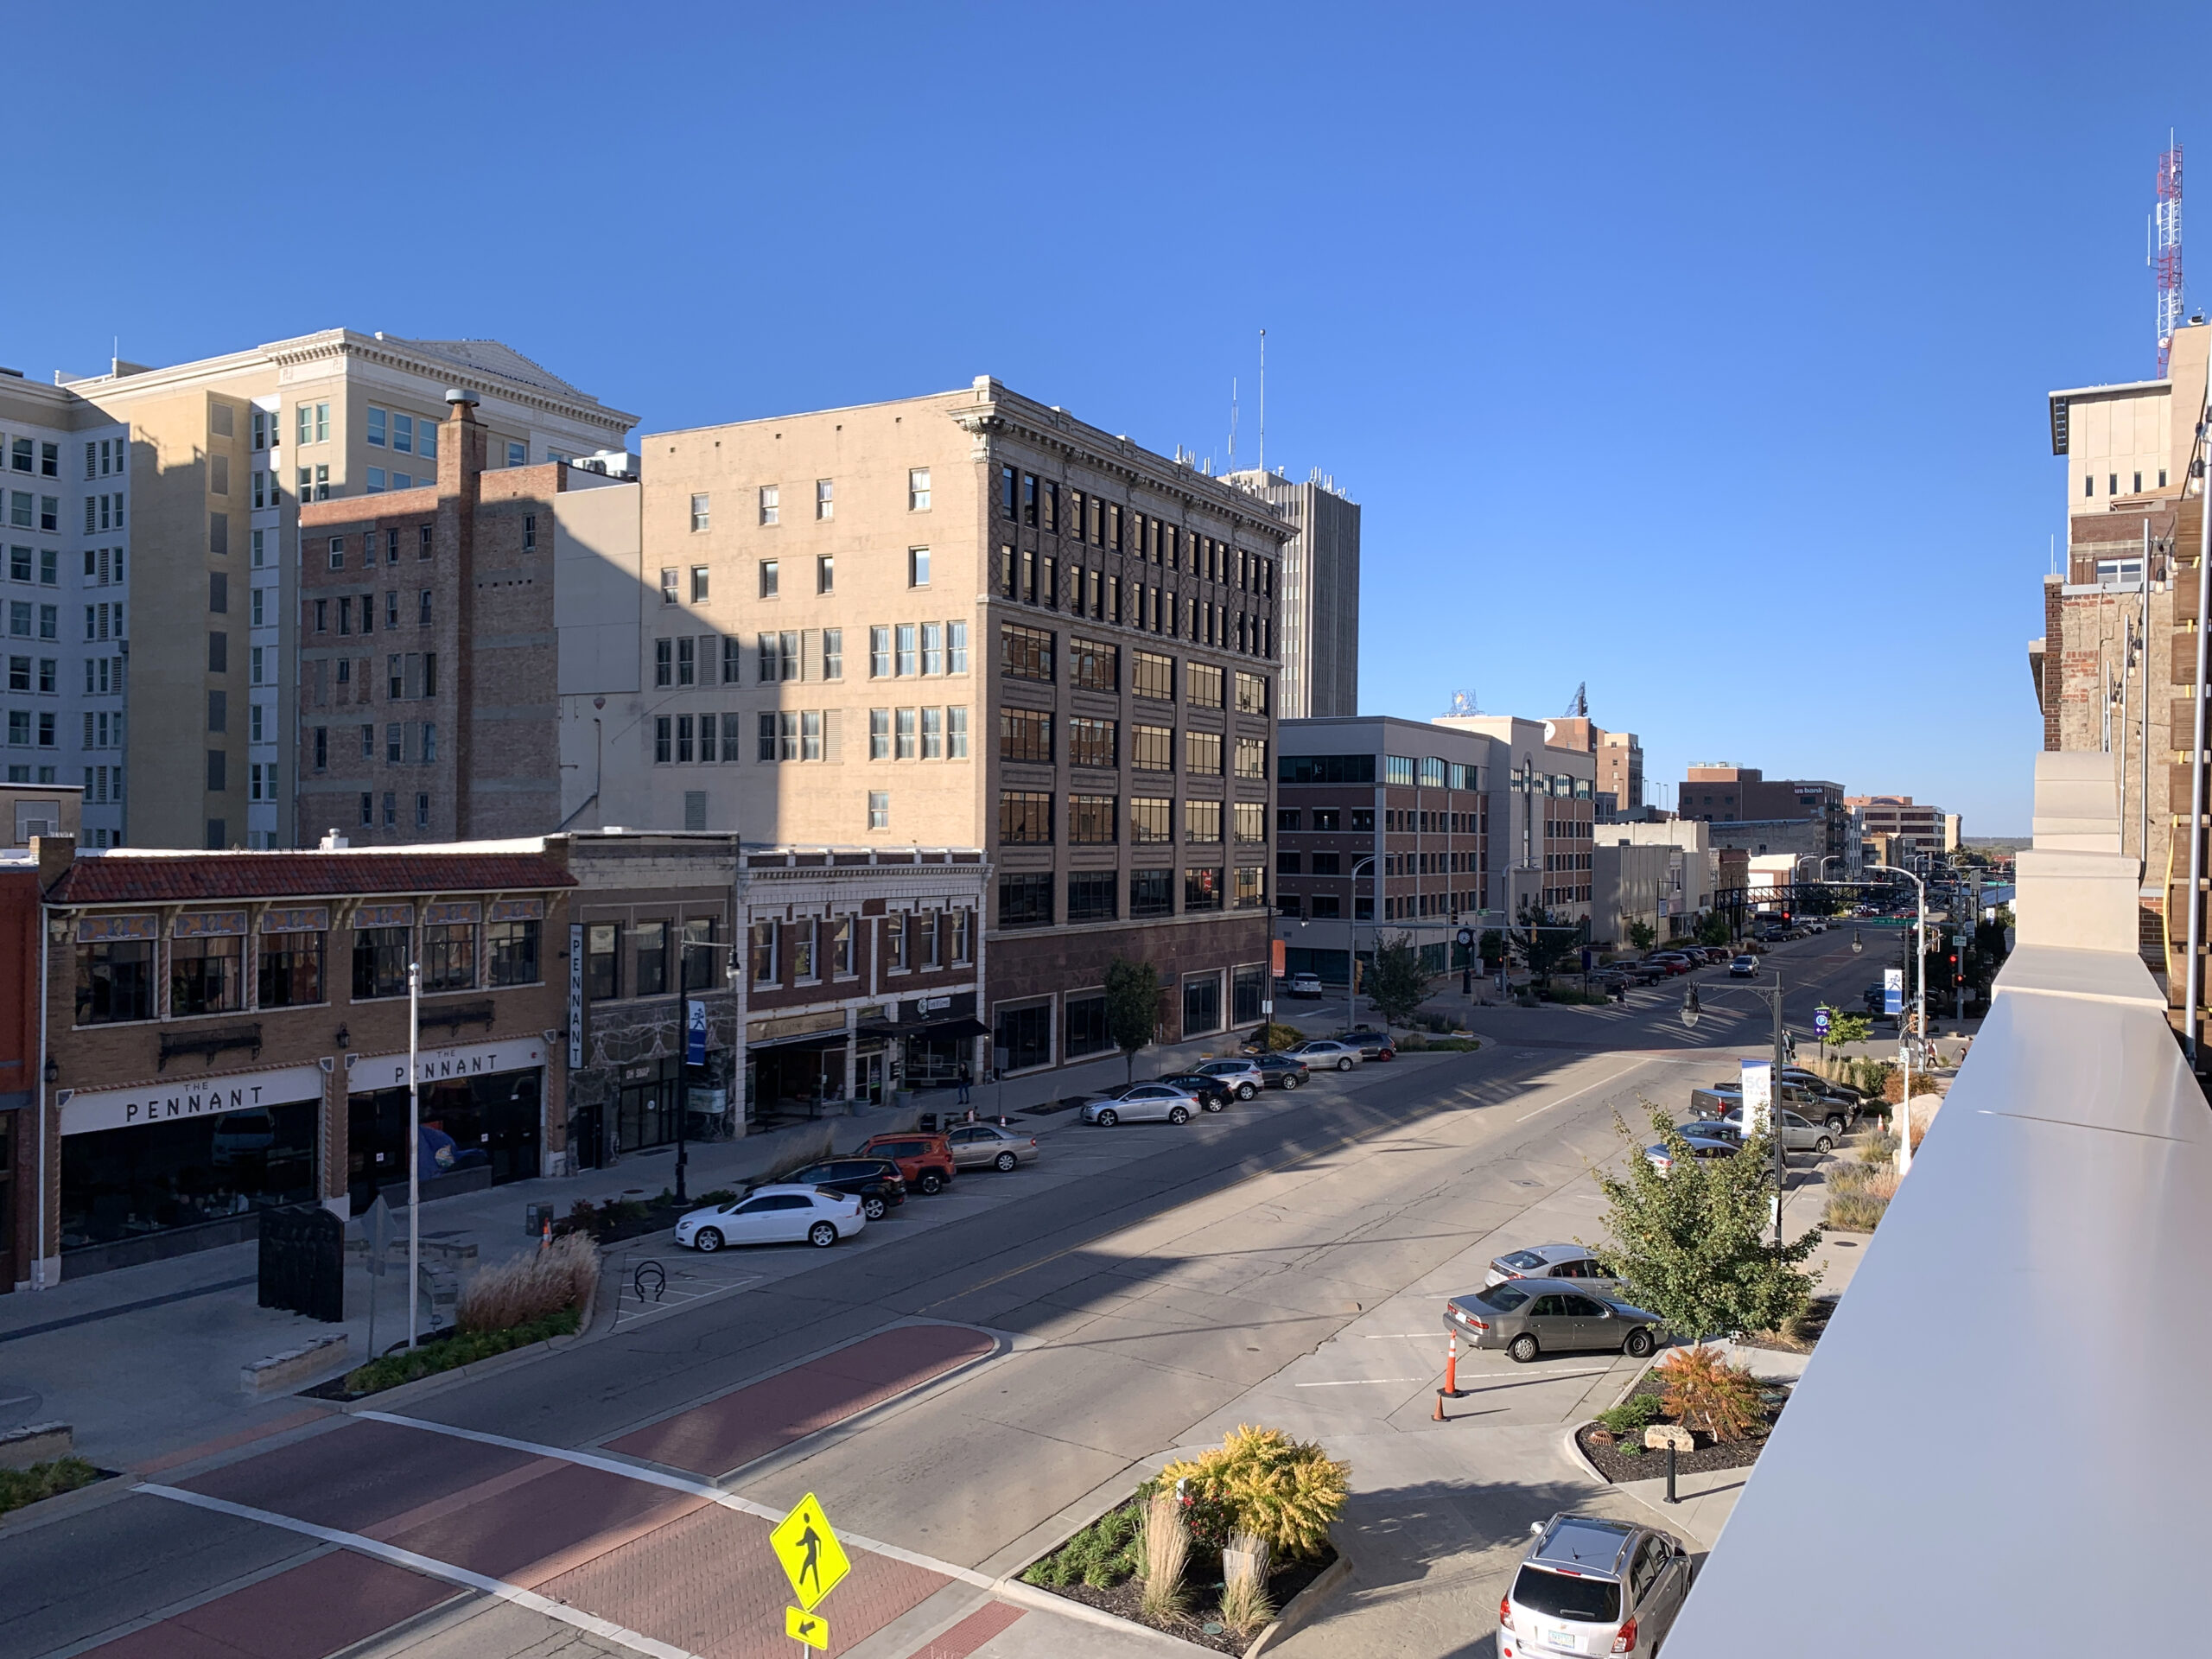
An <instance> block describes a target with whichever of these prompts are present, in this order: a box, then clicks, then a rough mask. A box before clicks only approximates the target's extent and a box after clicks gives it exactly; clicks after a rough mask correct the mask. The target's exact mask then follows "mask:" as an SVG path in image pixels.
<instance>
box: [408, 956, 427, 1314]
mask: <svg viewBox="0 0 2212 1659" xmlns="http://www.w3.org/2000/svg"><path fill="white" fill-rule="evenodd" d="M422 1032H423V965H422V963H417V962H410V963H408V964H407V1345H408V1346H409V1347H410V1348H412V1347H414V1346H415V1344H416V1320H417V1319H419V1317H420V1315H421V1306H422V1300H423V1219H422V1217H423V1203H422V1198H423V1096H422V1092H421V1086H420V1084H418V1083H417V1081H416V1065H415V1054H416V1044H417V1043H418V1042H419V1041H420V1040H421V1038H422Z"/></svg>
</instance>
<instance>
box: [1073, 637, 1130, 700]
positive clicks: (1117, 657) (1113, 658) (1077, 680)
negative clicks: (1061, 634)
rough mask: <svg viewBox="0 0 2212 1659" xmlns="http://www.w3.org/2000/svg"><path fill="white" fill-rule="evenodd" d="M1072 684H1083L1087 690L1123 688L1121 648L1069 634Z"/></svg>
mask: <svg viewBox="0 0 2212 1659" xmlns="http://www.w3.org/2000/svg"><path fill="white" fill-rule="evenodd" d="M1068 683H1069V684H1071V685H1075V686H1080V687H1082V688H1083V689H1084V690H1086V691H1118V690H1121V689H1122V652H1121V648H1120V647H1119V646H1116V645H1105V644H1102V643H1101V642H1100V641H1098V640H1096V639H1083V638H1081V637H1080V636H1078V635H1074V634H1071V635H1070V636H1069V637H1068Z"/></svg>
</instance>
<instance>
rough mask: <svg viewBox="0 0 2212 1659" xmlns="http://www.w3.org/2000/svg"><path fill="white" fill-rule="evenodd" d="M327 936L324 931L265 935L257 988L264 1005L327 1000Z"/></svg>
mask: <svg viewBox="0 0 2212 1659" xmlns="http://www.w3.org/2000/svg"><path fill="white" fill-rule="evenodd" d="M324 938H325V936H324V935H323V934H322V933H321V932H320V931H315V932H308V933H264V934H263V935H262V936H261V949H260V951H259V956H260V964H259V970H258V972H257V975H256V978H257V981H258V984H257V987H256V989H257V992H258V993H259V995H258V1001H259V1002H260V1005H261V1006H262V1007H264V1008H297V1007H308V1006H310V1005H312V1004H314V1003H317V1002H320V1001H322V1000H323V999H322V953H323V941H324Z"/></svg>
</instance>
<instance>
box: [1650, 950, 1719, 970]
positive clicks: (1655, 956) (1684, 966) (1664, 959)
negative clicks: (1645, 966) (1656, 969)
mask: <svg viewBox="0 0 2212 1659" xmlns="http://www.w3.org/2000/svg"><path fill="white" fill-rule="evenodd" d="M1644 960H1645V961H1646V962H1658V963H1665V964H1666V966H1667V970H1668V971H1669V973H1681V974H1690V973H1695V972H1696V971H1697V970H1698V969H1700V968H1702V967H1704V966H1705V957H1703V956H1702V955H1699V956H1697V957H1692V956H1691V955H1690V954H1689V952H1688V951H1687V950H1655V951H1654V952H1652V954H1651V955H1649V956H1648V957H1645V958H1644Z"/></svg>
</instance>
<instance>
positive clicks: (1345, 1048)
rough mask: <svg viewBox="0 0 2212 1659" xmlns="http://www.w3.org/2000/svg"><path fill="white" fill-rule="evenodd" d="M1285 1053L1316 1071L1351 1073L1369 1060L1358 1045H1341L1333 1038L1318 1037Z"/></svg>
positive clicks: (1286, 1050) (1288, 1049)
mask: <svg viewBox="0 0 2212 1659" xmlns="http://www.w3.org/2000/svg"><path fill="white" fill-rule="evenodd" d="M1283 1052H1285V1053H1287V1054H1295V1055H1296V1056H1298V1058H1300V1059H1301V1060H1303V1061H1305V1062H1306V1065H1308V1066H1310V1067H1312V1068H1313V1070H1314V1071H1351V1069H1352V1067H1354V1066H1355V1065H1360V1064H1362V1063H1363V1061H1365V1059H1366V1058H1367V1054H1366V1051H1365V1050H1363V1049H1362V1048H1361V1047H1360V1046H1359V1045H1358V1044H1357V1043H1340V1042H1338V1040H1337V1039H1335V1038H1333V1037H1316V1038H1315V1039H1313V1041H1312V1042H1310V1043H1300V1044H1298V1045H1297V1046H1294V1047H1292V1048H1287V1049H1285V1050H1284V1051H1283Z"/></svg>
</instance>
